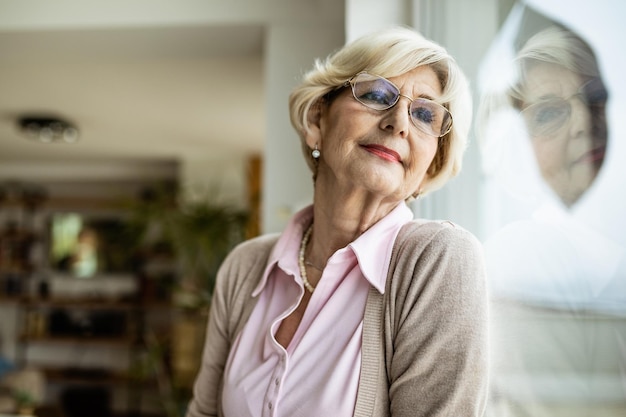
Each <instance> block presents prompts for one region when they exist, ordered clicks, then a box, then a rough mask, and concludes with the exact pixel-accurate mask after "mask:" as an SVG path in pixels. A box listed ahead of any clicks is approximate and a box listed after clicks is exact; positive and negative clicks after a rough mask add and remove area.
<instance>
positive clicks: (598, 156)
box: [575, 146, 606, 162]
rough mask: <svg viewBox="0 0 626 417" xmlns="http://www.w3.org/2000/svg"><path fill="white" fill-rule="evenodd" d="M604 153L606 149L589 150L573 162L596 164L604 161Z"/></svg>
mask: <svg viewBox="0 0 626 417" xmlns="http://www.w3.org/2000/svg"><path fill="white" fill-rule="evenodd" d="M605 152H606V147H604V146H601V147H598V148H594V149H591V150H589V151H587V152H585V153H584V154H583V155H582V156H581V157H580V158H578V159H577V160H576V161H575V162H598V161H602V160H603V159H604V155H605Z"/></svg>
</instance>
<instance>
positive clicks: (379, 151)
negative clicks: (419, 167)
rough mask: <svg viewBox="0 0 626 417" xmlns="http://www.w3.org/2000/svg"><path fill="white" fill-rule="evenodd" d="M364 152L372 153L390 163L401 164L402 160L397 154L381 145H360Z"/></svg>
mask: <svg viewBox="0 0 626 417" xmlns="http://www.w3.org/2000/svg"><path fill="white" fill-rule="evenodd" d="M361 146H362V147H363V148H364V149H365V150H366V151H368V152H369V153H372V154H374V155H376V156H378V157H380V158H383V159H386V160H387V161H391V162H402V158H401V157H400V154H398V152H396V151H394V150H393V149H389V148H386V147H384V146H381V145H376V144H370V145H361Z"/></svg>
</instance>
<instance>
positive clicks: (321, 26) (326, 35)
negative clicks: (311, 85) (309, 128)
mask: <svg viewBox="0 0 626 417" xmlns="http://www.w3.org/2000/svg"><path fill="white" fill-rule="evenodd" d="M343 42H344V29H343V24H338V23H337V22H328V23H323V22H322V23H315V22H314V23H309V24H303V23H302V22H299V23H294V24H280V25H272V26H271V27H269V28H268V32H267V36H266V44H265V45H266V46H265V88H266V92H265V97H266V98H265V100H266V103H267V104H266V112H267V133H266V137H267V139H266V146H265V155H264V173H263V174H264V180H263V208H262V212H263V213H262V218H263V225H262V231H263V232H265V233H268V232H279V231H282V230H283V229H284V227H285V225H286V223H287V220H288V219H289V217H290V216H291V215H292V214H293V213H294V212H295V211H296V210H298V209H300V208H302V207H304V206H305V205H307V204H310V203H311V202H312V198H313V181H312V177H311V172H310V171H309V169H308V168H307V165H306V162H305V161H304V158H303V155H302V152H301V150H300V139H299V137H298V135H297V134H296V132H295V130H294V129H293V128H292V126H291V123H290V122H289V112H288V111H289V110H288V103H287V100H288V96H289V92H290V91H291V89H292V88H293V87H294V86H295V85H296V84H297V83H298V80H299V77H300V75H302V74H303V73H304V72H305V71H307V70H308V69H309V68H311V67H312V65H313V61H314V59H315V58H318V57H325V56H326V55H328V54H329V53H330V52H332V51H333V50H334V49H336V48H338V47H340V46H341V45H343Z"/></svg>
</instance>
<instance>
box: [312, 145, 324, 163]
mask: <svg viewBox="0 0 626 417" xmlns="http://www.w3.org/2000/svg"><path fill="white" fill-rule="evenodd" d="M321 154H322V153H321V152H320V150H319V149H317V143H316V144H315V149H313V150H312V151H311V156H312V157H313V158H314V159H319V157H320V155H321Z"/></svg>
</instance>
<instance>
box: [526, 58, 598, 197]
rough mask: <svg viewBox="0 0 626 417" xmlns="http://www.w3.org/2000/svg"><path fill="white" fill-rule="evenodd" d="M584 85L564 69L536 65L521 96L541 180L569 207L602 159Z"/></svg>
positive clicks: (583, 80) (587, 186)
mask: <svg viewBox="0 0 626 417" xmlns="http://www.w3.org/2000/svg"><path fill="white" fill-rule="evenodd" d="M588 81H589V80H588V79H583V78H582V77H581V76H580V75H579V74H577V73H574V72H572V71H569V70H567V69H565V68H562V67H559V66H556V65H551V64H538V65H535V66H533V67H531V68H530V69H529V70H528V73H527V79H526V86H525V90H524V97H525V102H524V104H523V107H522V108H523V112H522V114H523V115H524V118H525V121H526V125H527V127H528V131H529V133H530V136H531V140H532V146H533V150H534V153H535V157H536V159H537V162H538V165H539V169H540V171H541V175H542V177H543V179H544V180H545V181H546V182H547V183H548V185H549V186H550V187H551V188H552V190H554V192H555V193H556V194H557V195H558V196H559V198H560V199H561V200H562V201H563V203H564V204H565V205H567V206H570V205H572V204H573V203H575V202H576V201H577V200H578V199H579V198H580V196H581V195H582V194H583V193H584V192H585V191H586V190H587V189H588V188H589V186H590V185H591V183H592V182H593V180H594V179H595V177H596V175H597V173H598V169H599V167H600V165H601V163H602V160H603V159H604V151H605V147H606V136H605V137H604V140H603V141H598V140H594V129H593V123H594V120H592V113H591V111H590V107H589V105H588V103H587V98H586V97H585V94H584V90H581V87H584V86H585V85H586V83H587V82H588ZM602 111H603V109H602ZM601 122H602V123H604V121H601ZM595 123H598V121H597V120H596V121H595ZM603 130H604V132H605V134H606V129H603Z"/></svg>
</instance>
